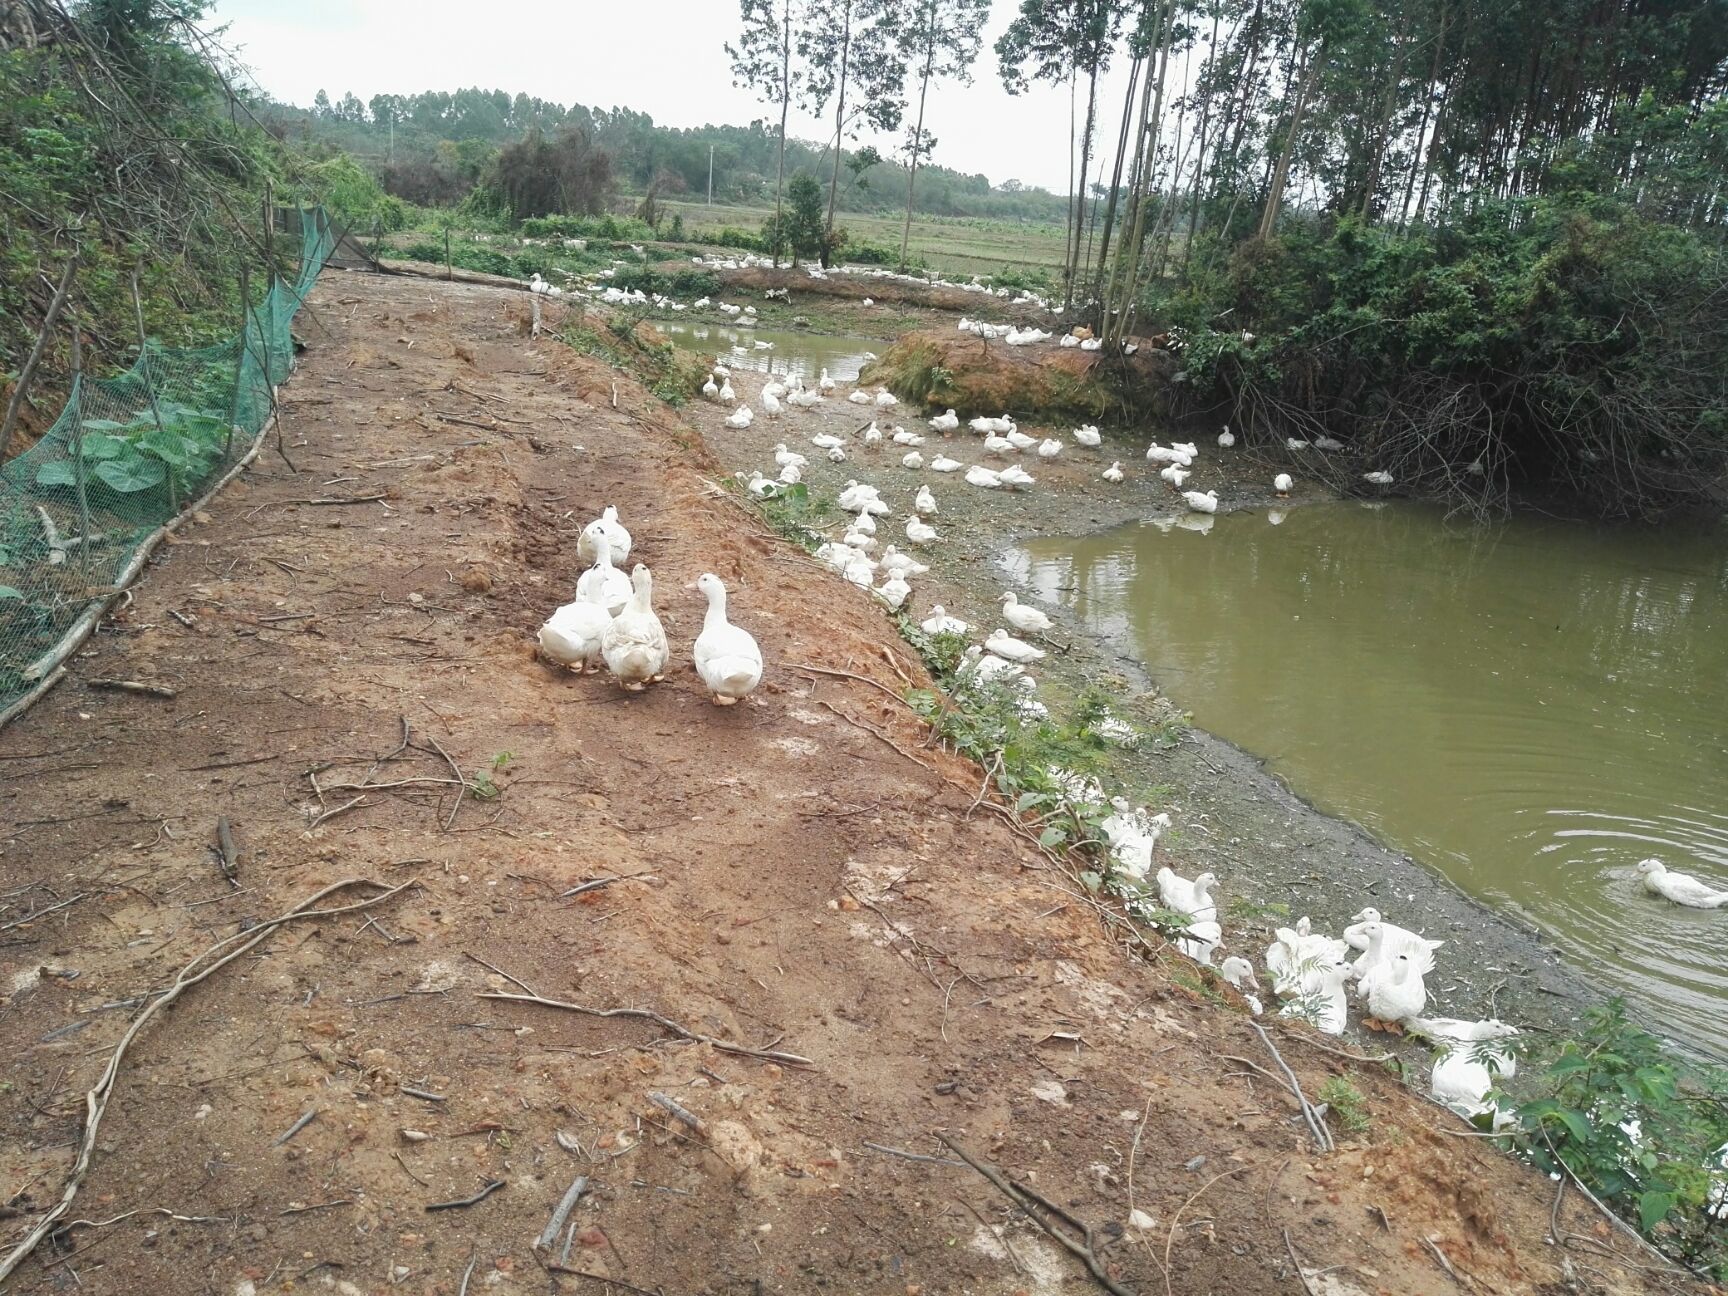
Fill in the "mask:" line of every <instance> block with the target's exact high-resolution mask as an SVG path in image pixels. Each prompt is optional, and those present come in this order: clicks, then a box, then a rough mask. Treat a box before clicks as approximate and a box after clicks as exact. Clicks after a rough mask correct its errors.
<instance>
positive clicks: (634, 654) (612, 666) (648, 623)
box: [600, 563, 671, 693]
mask: <svg viewBox="0 0 1728 1296" xmlns="http://www.w3.org/2000/svg"><path fill="white" fill-rule="evenodd" d="M630 587H631V592H630V602H629V603H628V604H626V605H625V608H624V610H623V611H622V612H620V613H619V614H618V615H617V616H615V617H613V618H612V624H611V625H609V626H607V627H606V636H605V638H604V639H603V640H601V643H600V653H601V656H603V657H604V658H605V659H606V669H607V670H609V671H611V672H612V675H613V677H614V678H615V679H616V680H617V681H618V682H619V683H620V684H622V685H623V686H624V687H625V688H626V689H629V690H630V691H631V692H632V693H640V692H641V691H642V690H643V689H644V688H646V687H647V686H648V685H650V684H656V683H658V682H659V681H661V680H663V679H665V678H666V662H667V659H668V658H669V657H670V656H671V649H670V648H669V647H668V645H667V643H666V627H665V626H663V625H661V624H660V618H659V617H657V616H655V615H654V577H653V575H652V574H651V573H650V572H649V570H648V569H647V568H646V567H644V566H643V565H642V564H641V563H637V564H636V570H635V571H633V572H631V573H630Z"/></svg>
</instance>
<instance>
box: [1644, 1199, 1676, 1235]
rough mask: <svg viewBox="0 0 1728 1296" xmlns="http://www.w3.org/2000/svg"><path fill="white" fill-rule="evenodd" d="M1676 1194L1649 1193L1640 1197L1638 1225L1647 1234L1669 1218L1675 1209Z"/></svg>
mask: <svg viewBox="0 0 1728 1296" xmlns="http://www.w3.org/2000/svg"><path fill="white" fill-rule="evenodd" d="M1674 1201H1675V1194H1673V1193H1671V1192H1647V1193H1640V1194H1639V1195H1638V1224H1639V1227H1640V1228H1642V1229H1643V1230H1644V1231H1645V1232H1646V1233H1648V1232H1650V1230H1651V1229H1653V1228H1655V1227H1656V1226H1657V1225H1658V1224H1660V1223H1661V1222H1662V1221H1663V1220H1665V1219H1667V1218H1668V1212H1669V1211H1671V1210H1673V1209H1674Z"/></svg>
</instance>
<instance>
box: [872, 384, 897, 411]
mask: <svg viewBox="0 0 1728 1296" xmlns="http://www.w3.org/2000/svg"><path fill="white" fill-rule="evenodd" d="M899 403H900V398H899V397H898V396H896V395H895V394H894V393H893V392H891V391H889V390H888V389H887V388H886V387H878V388H877V389H876V408H877V409H893V408H894V407H895V406H896V405H898V404H899Z"/></svg>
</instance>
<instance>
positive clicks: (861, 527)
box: [852, 509, 876, 536]
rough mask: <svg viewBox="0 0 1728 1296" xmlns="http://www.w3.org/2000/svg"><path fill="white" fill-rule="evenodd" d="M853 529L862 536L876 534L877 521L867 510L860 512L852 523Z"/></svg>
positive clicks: (860, 510)
mask: <svg viewBox="0 0 1728 1296" xmlns="http://www.w3.org/2000/svg"><path fill="white" fill-rule="evenodd" d="M852 529H853V530H854V531H856V532H858V533H859V534H861V535H869V536H873V535H875V534H876V519H875V518H874V517H872V516H871V515H870V513H869V512H868V511H867V510H865V509H859V510H858V517H857V519H856V520H855V521H854V522H853V523H852Z"/></svg>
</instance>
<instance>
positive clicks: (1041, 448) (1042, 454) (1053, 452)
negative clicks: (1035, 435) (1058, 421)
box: [1038, 437, 1062, 459]
mask: <svg viewBox="0 0 1728 1296" xmlns="http://www.w3.org/2000/svg"><path fill="white" fill-rule="evenodd" d="M1061 453H1062V443H1061V442H1060V441H1057V440H1055V439H1054V438H1053V437H1045V438H1044V439H1043V440H1042V441H1040V442H1039V443H1038V457H1039V458H1040V459H1054V458H1055V457H1056V456H1057V455H1059V454H1061Z"/></svg>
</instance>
